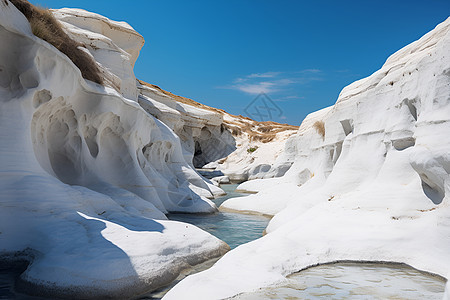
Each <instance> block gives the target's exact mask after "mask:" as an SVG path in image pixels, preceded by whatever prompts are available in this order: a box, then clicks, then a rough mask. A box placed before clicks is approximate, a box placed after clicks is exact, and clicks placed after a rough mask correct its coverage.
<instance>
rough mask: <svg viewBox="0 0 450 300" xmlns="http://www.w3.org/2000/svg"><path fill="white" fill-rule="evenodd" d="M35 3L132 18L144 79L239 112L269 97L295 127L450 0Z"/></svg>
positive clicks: (440, 17) (438, 18)
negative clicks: (139, 37) (139, 41)
mask: <svg viewBox="0 0 450 300" xmlns="http://www.w3.org/2000/svg"><path fill="white" fill-rule="evenodd" d="M31 2H32V3H33V4H39V5H41V6H44V7H48V8H61V7H77V8H83V9H86V10H89V11H92V12H96V13H99V14H102V15H104V16H107V17H109V18H110V19H113V20H118V21H126V22H128V23H129V24H130V25H131V26H133V27H134V29H136V30H137V31H138V32H139V33H140V34H142V35H143V36H144V38H145V40H146V44H145V46H144V47H143V49H142V51H141V53H140V56H139V59H138V61H137V63H136V66H135V74H136V77H138V78H139V79H142V80H144V81H147V82H150V83H153V84H157V85H159V86H160V87H162V88H163V89H166V90H168V91H170V92H173V93H175V94H178V95H181V96H185V97H189V98H192V99H194V100H196V101H199V102H202V103H204V104H207V105H210V106H214V107H217V108H222V109H225V110H226V111H228V112H230V113H232V114H242V115H245V114H246V112H245V108H246V107H247V106H248V105H249V104H250V103H251V102H252V100H253V99H255V98H256V97H257V96H258V94H259V93H260V92H264V93H266V94H267V96H268V97H269V98H270V99H271V100H272V101H273V103H275V105H276V106H277V107H278V108H279V109H280V110H281V112H282V113H281V114H278V113H277V114H274V115H273V116H272V119H273V121H277V122H282V123H289V124H293V125H299V124H300V123H301V121H302V120H303V119H304V117H305V116H306V115H307V114H308V113H310V112H313V111H316V110H318V109H321V108H323V107H326V106H329V105H332V104H333V103H334V102H335V101H336V99H337V97H338V95H339V92H340V91H341V90H342V88H343V87H345V86H346V85H348V84H350V83H351V82H353V81H355V80H358V79H360V78H363V77H366V76H368V75H370V74H372V73H373V72H375V71H376V70H377V69H379V68H380V67H381V66H382V64H383V63H384V61H385V60H386V59H387V57H388V56H389V55H390V54H392V53H394V52H395V51H397V50H399V49H400V48H402V47H403V46H406V45H407V44H409V43H411V42H413V41H415V40H417V39H418V38H420V37H421V36H422V35H424V34H425V33H427V32H428V31H430V30H432V29H433V28H434V27H435V26H436V25H437V24H439V23H441V22H443V21H444V20H445V19H446V18H447V17H448V16H449V15H450V1H449V0H428V1H423V0H421V1H416V0H409V1H407V0H389V1H385V0H379V1H332V0H330V1H293V0H292V1H285V0H278V1H264V0H260V1H256V0H255V1H248V0H231V1H151V0H147V1H144V0H142V1H114V0H111V1H95V0H89V1H87V0H78V1H68V0H33V1H31Z"/></svg>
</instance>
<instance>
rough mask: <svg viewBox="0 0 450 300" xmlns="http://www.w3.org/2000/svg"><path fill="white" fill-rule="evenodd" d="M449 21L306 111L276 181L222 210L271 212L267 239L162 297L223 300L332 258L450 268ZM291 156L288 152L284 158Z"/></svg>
mask: <svg viewBox="0 0 450 300" xmlns="http://www.w3.org/2000/svg"><path fill="white" fill-rule="evenodd" d="M449 95H450V18H449V19H447V20H446V21H444V22H443V23H441V24H439V25H438V26H437V27H436V28H435V29H434V30H432V31H431V32H430V33H428V34H426V35H425V36H424V37H422V38H421V39H420V40H418V41H416V42H414V43H412V44H410V45H408V46H406V47H404V48H403V49H401V50H399V51H398V52H396V53H395V54H393V55H392V56H391V57H389V58H388V60H387V61H386V63H385V64H384V65H383V66H382V68H381V69H380V70H379V71H377V72H375V73H374V74H373V75H371V76H369V77H367V78H364V79H362V80H359V81H357V82H355V83H353V84H351V85H349V86H347V87H346V88H344V89H343V91H342V92H341V94H340V96H339V99H338V100H337V102H336V104H335V105H334V106H332V107H330V108H327V109H323V110H321V111H319V112H316V113H313V114H310V115H309V116H308V117H307V118H306V119H305V120H304V122H303V123H302V125H301V126H300V128H299V130H298V132H297V134H296V135H295V136H294V137H292V138H291V139H290V140H289V142H288V143H287V149H286V152H288V153H287V154H286V155H285V156H284V157H285V159H292V158H293V157H294V159H295V160H294V162H293V165H292V166H291V167H290V169H289V170H288V171H287V172H286V174H285V175H284V176H283V177H281V178H275V179H270V180H259V181H255V182H253V183H251V182H249V183H245V184H243V185H242V188H240V187H238V189H239V190H246V189H247V190H252V191H259V193H258V194H256V195H251V196H249V197H243V198H240V199H231V200H228V201H227V202H225V203H224V204H222V206H223V207H225V208H227V207H228V208H232V209H234V210H246V211H249V210H250V211H254V212H258V213H261V212H262V213H268V212H270V213H271V214H274V215H275V216H274V218H273V219H272V220H271V222H270V223H269V226H268V228H267V230H266V231H267V233H268V234H267V235H266V236H264V237H263V238H261V239H258V240H256V241H253V242H251V243H249V244H246V245H242V246H240V247H238V248H236V249H234V250H233V251H231V252H229V253H227V254H226V255H225V256H224V257H223V258H222V259H220V260H219V261H218V262H217V263H216V264H215V265H214V266H213V267H212V268H211V269H209V270H206V271H204V272H201V273H198V274H196V275H193V276H190V277H188V278H186V279H185V280H183V281H182V282H180V283H179V284H178V285H177V286H175V288H174V289H172V290H171V291H170V292H169V293H168V294H167V295H166V299H177V298H179V297H180V296H181V295H183V297H185V298H193V297H195V298H196V299H223V298H226V297H232V296H234V295H237V294H239V293H242V292H250V291H254V290H256V289H259V288H261V287H264V286H269V285H273V284H277V283H280V282H283V281H284V280H285V276H287V275H289V274H291V273H293V272H297V271H299V270H302V269H305V268H307V267H309V266H313V265H316V264H321V263H329V262H334V261H340V260H352V261H391V262H400V263H405V264H408V265H411V266H413V267H414V268H417V269H419V270H424V271H428V272H431V273H435V274H439V275H441V276H444V277H447V276H448V274H449V272H450V264H449V263H448V262H449V261H450V239H449V238H448V237H449V236H450V222H449V220H450V219H449V216H450V207H449V195H450V175H449V173H450V155H449V153H450V135H449V132H450V96H449ZM292 154H295V155H292Z"/></svg>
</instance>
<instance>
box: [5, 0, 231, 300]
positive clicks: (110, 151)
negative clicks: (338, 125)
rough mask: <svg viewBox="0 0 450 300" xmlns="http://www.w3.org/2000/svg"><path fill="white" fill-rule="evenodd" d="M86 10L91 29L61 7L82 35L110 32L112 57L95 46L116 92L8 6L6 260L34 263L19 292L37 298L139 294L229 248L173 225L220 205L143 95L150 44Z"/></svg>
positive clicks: (185, 226) (188, 228)
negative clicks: (143, 62)
mask: <svg viewBox="0 0 450 300" xmlns="http://www.w3.org/2000/svg"><path fill="white" fill-rule="evenodd" d="M76 12H77V13H80V14H81V15H80V16H81V17H82V18H83V19H84V21H83V22H81V23H78V22H76V21H74V20H77V18H76V17H73V15H72V13H73V11H70V12H68V11H67V10H63V11H62V12H61V14H62V18H63V19H64V20H65V21H67V24H72V25H73V26H75V25H77V26H79V27H78V28H77V29H76V30H75V29H73V28H72V29H73V31H74V32H75V31H76V32H77V34H78V33H79V35H78V36H84V34H85V32H86V30H88V29H89V30H93V31H92V32H97V33H98V34H102V35H104V36H102V37H99V38H98V41H97V42H99V41H100V42H105V43H106V44H108V45H107V46H105V48H107V49H108V51H109V50H111V49H112V50H114V51H110V52H111V53H110V52H108V51H105V53H103V52H102V51H100V49H96V47H94V46H92V45H91V46H90V47H91V48H92V49H93V50H94V52H95V51H97V52H98V53H97V54H98V56H97V55H94V57H95V58H96V59H98V61H99V63H100V64H102V67H103V68H104V69H105V70H108V72H110V74H113V75H116V76H117V77H118V78H120V79H121V83H120V88H119V89H118V90H115V89H113V88H109V87H104V86H101V85H98V84H95V83H93V82H90V81H86V80H85V79H83V78H82V77H81V73H80V70H79V69H78V68H77V67H76V66H75V65H74V64H73V63H72V61H71V60H70V59H69V58H68V57H67V56H65V55H64V54H62V53H61V52H59V51H58V50H57V49H56V48H55V47H53V46H52V45H50V44H48V43H47V42H44V41H43V40H41V39H39V38H37V37H35V36H34V35H33V34H32V32H31V29H30V25H29V22H28V21H27V19H26V18H25V17H24V15H22V13H20V12H19V10H17V9H16V7H15V6H14V5H13V4H12V3H11V2H9V1H1V2H0V39H1V40H2V43H1V45H0V137H1V140H2V142H1V143H0V153H1V156H0V206H1V209H0V259H2V260H7V261H9V260H11V261H16V260H18V259H25V260H28V261H29V262H30V264H29V266H28V268H27V270H26V271H25V272H24V273H23V274H22V276H21V279H20V282H19V285H18V286H19V287H20V288H22V289H25V290H26V291H27V292H33V293H36V294H41V295H51V296H65V297H70V298H99V297H117V298H124V297H131V296H134V295H138V294H140V293H142V292H144V291H148V290H151V289H155V288H158V287H159V286H161V285H163V284H167V283H169V282H170V281H171V280H173V279H174V278H175V277H176V276H177V275H178V274H179V272H180V271H181V270H182V269H183V268H186V267H187V266H189V265H192V264H197V263H200V262H202V261H204V260H206V259H208V258H212V257H217V256H219V255H221V254H223V253H224V252H226V251H227V249H228V246H227V245H226V244H225V243H224V242H222V241H220V240H218V239H217V238H215V237H213V236H212V235H210V234H208V233H206V232H204V231H202V230H200V229H198V228H196V227H195V226H191V225H188V224H184V223H179V222H173V221H167V220H166V217H165V215H164V213H167V212H170V211H183V212H214V211H216V207H215V205H214V204H213V203H212V202H211V201H209V200H208V199H206V198H205V197H203V196H202V195H211V191H210V189H209V187H208V184H207V183H206V182H205V181H204V180H203V179H202V178H201V177H200V176H199V175H198V174H197V173H196V172H195V170H194V169H193V168H192V167H191V166H190V165H189V164H188V163H187V162H186V161H185V158H184V156H183V149H182V146H181V143H180V140H179V138H178V137H177V136H176V135H175V134H174V133H173V131H171V130H170V129H169V128H168V127H167V126H166V125H165V124H163V123H162V122H161V121H159V120H157V119H155V118H154V117H153V116H151V115H149V114H148V113H147V112H146V111H145V110H144V109H142V108H141V107H140V106H139V104H138V103H137V102H135V101H134V100H136V99H133V97H134V95H135V96H137V94H138V92H137V91H138V90H137V88H136V83H135V80H134V79H133V82H134V89H133V86H132V84H131V81H132V80H131V79H130V78H134V75H132V72H131V73H130V70H132V65H133V63H134V60H135V59H136V58H137V54H138V50H139V49H140V47H141V38H140V37H139V35H138V34H136V33H135V32H134V31H133V30H132V29H131V28H130V27H129V26H127V25H125V24H123V23H120V24H115V23H114V22H111V21H109V20H105V18H103V17H102V18H100V17H97V16H94V17H93V16H92V14H89V13H84V12H79V11H76ZM70 22H72V23H70ZM105 22H106V25H104V23H105ZM116 25H117V26H116ZM83 26H87V27H83ZM80 28H81V29H83V30H81V29H80ZM124 28H125V29H126V30H125V31H124V32H125V33H124V32H122V31H123V29H124ZM96 30H97V31H96ZM108 30H109V31H108ZM91 34H94V33H91ZM74 35H75V33H74ZM106 35H108V36H109V37H110V40H107V39H106V38H105V37H106ZM122 35H126V36H127V37H130V40H129V42H130V43H131V45H128V44H127V42H125V40H126V39H127V38H122V37H123V36H122ZM133 39H135V40H133ZM135 43H137V44H135ZM117 45H120V47H119V48H120V49H119V48H117V47H116V46H117ZM133 45H134V46H133ZM97 46H98V45H97ZM92 49H91V50H92ZM123 49H125V50H123ZM133 49H134V50H136V49H137V52H136V51H134V50H133ZM123 51H125V52H126V53H128V55H125V53H124V52H123ZM106 52H108V53H109V54H106ZM119 57H121V58H122V61H120V59H119ZM103 59H104V60H103ZM120 64H122V65H120ZM121 70H122V73H121V72H120V71H121ZM122 75H123V76H122ZM115 88H117V86H116V87H115ZM118 91H119V92H120V93H119V92H118ZM127 97H130V98H131V99H130V98H127Z"/></svg>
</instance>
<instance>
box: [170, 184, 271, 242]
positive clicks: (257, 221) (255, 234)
mask: <svg viewBox="0 0 450 300" xmlns="http://www.w3.org/2000/svg"><path fill="white" fill-rule="evenodd" d="M236 187H237V184H226V185H222V186H221V188H222V189H223V190H224V191H225V192H226V193H227V195H226V196H223V197H219V198H216V199H214V200H213V202H214V203H215V204H216V205H217V207H219V206H220V205H221V204H222V203H223V202H224V201H225V200H227V199H230V198H234V197H240V196H244V195H245V194H241V193H236V192H235V189H236ZM167 217H168V218H169V219H170V220H175V221H181V222H186V223H191V224H194V225H195V226H197V227H200V228H201V229H203V230H205V231H207V232H209V233H211V234H212V235H214V236H216V237H218V238H219V239H221V240H222V241H224V242H225V243H227V244H228V245H229V246H230V248H231V249H234V248H236V247H237V246H239V245H242V244H244V243H248V242H250V241H253V240H256V239H257V238H260V237H261V236H262V233H263V231H264V229H266V227H267V224H268V223H269V218H267V217H263V216H256V215H248V214H238V213H229V212H218V213H216V214H212V215H193V214H169V215H168V216H167Z"/></svg>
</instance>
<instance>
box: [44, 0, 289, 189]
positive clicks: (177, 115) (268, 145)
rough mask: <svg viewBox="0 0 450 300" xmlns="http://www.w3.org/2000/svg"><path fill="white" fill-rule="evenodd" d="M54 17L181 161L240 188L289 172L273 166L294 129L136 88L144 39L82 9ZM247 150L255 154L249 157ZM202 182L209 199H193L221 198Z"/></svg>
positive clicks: (140, 85) (151, 88) (60, 12)
mask: <svg viewBox="0 0 450 300" xmlns="http://www.w3.org/2000/svg"><path fill="white" fill-rule="evenodd" d="M52 12H53V14H54V16H55V17H56V18H57V19H58V20H59V21H60V22H61V23H62V25H63V26H64V29H65V31H66V32H67V33H68V34H69V36H70V37H71V38H72V39H74V40H76V41H78V42H80V43H82V44H83V45H84V46H85V49H86V50H88V51H89V53H90V54H91V55H92V56H93V57H94V59H95V60H96V61H97V63H98V65H99V67H100V69H101V71H102V73H103V76H104V78H105V79H106V82H107V84H108V85H110V86H111V87H113V88H114V89H116V90H117V91H118V92H120V93H121V94H123V95H124V96H125V97H126V98H128V99H132V100H135V101H137V102H138V103H139V104H140V105H141V106H142V107H143V108H144V109H145V110H146V111H147V112H148V113H150V114H151V115H152V116H154V117H155V118H157V119H158V120H160V121H161V122H163V123H164V124H166V125H167V126H168V127H169V128H170V129H171V130H172V131H173V132H174V133H175V134H176V135H177V136H178V137H179V138H180V141H181V145H182V149H183V155H184V157H185V160H186V162H188V164H190V165H191V166H194V167H196V168H201V167H203V166H205V165H208V164H209V163H211V162H213V164H212V166H213V168H216V169H217V170H218V171H220V172H223V173H224V174H225V175H227V176H229V177H230V179H231V180H233V181H238V182H242V181H245V180H249V179H255V178H264V177H278V176H281V175H283V174H284V173H285V172H286V171H287V170H288V169H289V167H290V165H291V163H286V161H283V164H281V165H273V162H274V161H275V159H276V158H277V157H278V156H279V155H280V154H281V153H282V152H283V149H284V143H285V141H286V139H287V137H289V136H290V135H292V134H294V133H295V131H296V130H297V128H298V127H296V126H290V125H285V124H277V123H274V122H256V121H253V120H251V119H249V118H245V117H242V116H235V115H231V114H228V113H227V112H225V111H223V110H220V109H215V108H212V107H209V106H206V105H203V104H200V103H197V102H195V101H193V100H191V99H188V98H185V97H181V96H177V95H174V94H172V93H170V92H167V91H164V90H162V89H161V88H159V87H158V86H156V85H152V84H148V83H146V82H143V81H139V82H136V78H135V76H134V73H133V67H134V63H135V61H136V59H137V57H138V55H139V50H140V49H141V48H142V46H143V44H144V39H143V38H142V36H141V35H139V34H138V33H137V32H136V31H134V30H133V28H131V27H130V26H129V25H128V24H127V23H125V22H116V21H112V20H109V19H107V18H105V17H103V16H100V15H98V14H95V13H91V12H87V11H85V10H82V9H71V8H63V9H57V10H52ZM136 86H137V88H136ZM251 148H256V149H257V150H256V151H254V152H251V153H250V152H247V150H248V149H251ZM209 166H211V165H209ZM269 170H270V171H269ZM206 182H207V184H208V189H209V190H210V191H209V192H210V193H209V192H205V191H204V190H203V191H199V190H197V191H196V192H197V193H199V194H201V195H203V196H205V197H212V196H213V195H219V194H221V193H223V191H221V190H220V189H218V188H216V187H214V186H213V185H212V184H211V182H209V181H208V180H206Z"/></svg>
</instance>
